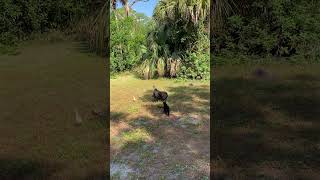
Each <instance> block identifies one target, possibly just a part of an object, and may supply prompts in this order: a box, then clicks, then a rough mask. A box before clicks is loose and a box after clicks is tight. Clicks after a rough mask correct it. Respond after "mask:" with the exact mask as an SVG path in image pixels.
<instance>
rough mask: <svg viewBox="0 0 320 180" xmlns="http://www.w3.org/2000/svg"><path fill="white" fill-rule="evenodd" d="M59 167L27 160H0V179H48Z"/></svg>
mask: <svg viewBox="0 0 320 180" xmlns="http://www.w3.org/2000/svg"><path fill="white" fill-rule="evenodd" d="M59 169H60V167H59V166H58V165H57V164H50V163H47V162H38V161H33V160H28V159H0V179H1V180H14V179H17V180H18V179H24V180H27V179H30V180H33V179H48V178H49V177H50V176H51V175H52V174H53V173H55V172H57V171H58V170H59Z"/></svg>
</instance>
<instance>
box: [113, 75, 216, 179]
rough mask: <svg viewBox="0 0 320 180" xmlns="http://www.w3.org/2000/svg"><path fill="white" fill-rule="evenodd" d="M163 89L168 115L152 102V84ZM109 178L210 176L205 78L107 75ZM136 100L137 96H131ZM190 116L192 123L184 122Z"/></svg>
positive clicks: (207, 105)
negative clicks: (191, 79)
mask: <svg viewBox="0 0 320 180" xmlns="http://www.w3.org/2000/svg"><path fill="white" fill-rule="evenodd" d="M153 85H155V86H156V87H157V88H158V89H160V90H165V91H167V92H168V94H169V97H168V105H169V106H170V109H171V114H170V117H167V116H166V115H164V114H163V113H162V108H161V107H162V103H161V102H153V101H152V97H151V96H152V90H153V88H152V86H153ZM110 88H111V89H110V90H111V99H110V103H111V110H110V111H111V133H110V136H111V175H112V179H119V178H129V177H131V178H146V179H186V178H192V179H209V156H210V133H209V132H210V131H209V130H210V123H209V115H210V108H209V103H210V101H209V99H210V98H209V97H210V89H209V82H208V81H207V82H197V81H187V82H178V81H175V80H168V79H157V80H140V79H138V78H136V77H135V76H133V75H131V74H129V73H125V74H122V75H120V76H118V77H117V78H116V79H112V80H111V87H110ZM134 99H136V100H134ZM191 116H192V117H194V120H195V123H191V122H189V121H183V120H184V119H187V118H186V117H191Z"/></svg>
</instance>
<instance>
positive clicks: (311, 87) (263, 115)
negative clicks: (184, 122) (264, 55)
mask: <svg viewBox="0 0 320 180" xmlns="http://www.w3.org/2000/svg"><path fill="white" fill-rule="evenodd" d="M311 81H313V82H314V81H316V78H313V77H311V76H309V75H302V74H299V75H297V76H294V77H291V78H289V79H288V80H283V79H282V80H273V81H263V80H249V79H244V78H233V79H228V78H220V79H216V80H215V81H213V84H214V86H215V91H216V95H215V96H216V97H215V102H214V104H215V106H216V109H215V111H214V112H212V113H213V117H214V119H215V120H214V121H213V123H214V124H215V125H214V127H216V129H215V133H216V134H215V135H216V140H218V142H217V144H216V147H217V148H218V150H217V152H216V154H215V157H214V158H215V161H216V162H215V164H216V165H215V167H214V168H216V169H219V171H218V170H217V172H216V175H217V176H219V173H222V174H228V175H226V176H229V177H233V178H239V173H240V172H241V173H240V174H242V175H243V176H244V177H245V178H248V177H250V178H258V177H260V176H261V177H264V178H268V177H269V178H270V177H276V179H277V178H281V177H282V178H292V177H295V178H297V177H301V178H306V177H307V174H299V175H298V174H297V172H298V171H299V170H302V169H312V170H314V171H317V169H318V168H319V165H320V160H319V158H317V157H320V153H319V150H317V147H316V143H317V142H319V141H320V136H318V135H317V132H319V128H320V121H319V117H320V109H319V107H320V96H319V92H317V91H319V90H318V89H317V86H316V84H312V83H310V82H311ZM314 83H316V82H314ZM317 83H319V81H317ZM221 161H222V162H221ZM219 163H220V164H219ZM222 164H223V165H222ZM265 164H277V165H276V167H275V166H272V165H270V166H268V167H264V165H265ZM235 167H238V168H240V169H241V170H235ZM263 168H275V169H277V170H278V171H280V173H279V174H280V175H279V174H278V175H274V174H273V175H272V173H271V175H270V174H268V173H266V172H264V169H263ZM220 171H221V172H220ZM288 172H292V173H288ZM259 173H260V174H259Z"/></svg>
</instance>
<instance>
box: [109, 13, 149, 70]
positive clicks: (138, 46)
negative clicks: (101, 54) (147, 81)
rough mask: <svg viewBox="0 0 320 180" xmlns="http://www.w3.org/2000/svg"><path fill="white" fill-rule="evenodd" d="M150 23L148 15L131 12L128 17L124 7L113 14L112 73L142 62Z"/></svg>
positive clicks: (111, 24) (111, 25)
mask: <svg viewBox="0 0 320 180" xmlns="http://www.w3.org/2000/svg"><path fill="white" fill-rule="evenodd" d="M148 25H149V19H148V17H146V16H144V15H142V14H139V13H136V12H134V11H132V12H131V15H130V16H128V17H126V16H125V11H124V9H118V10H116V11H113V12H112V14H111V23H110V32H111V37H110V40H111V41H110V48H111V49H110V52H111V54H110V60H111V65H110V70H111V72H112V73H115V72H121V71H126V70H132V68H133V67H134V66H136V65H137V64H139V63H140V62H141V57H142V55H143V54H144V53H146V51H147V48H146V36H147V30H148Z"/></svg>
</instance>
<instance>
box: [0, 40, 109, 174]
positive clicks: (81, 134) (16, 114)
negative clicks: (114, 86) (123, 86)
mask: <svg viewBox="0 0 320 180" xmlns="http://www.w3.org/2000/svg"><path fill="white" fill-rule="evenodd" d="M19 51H20V52H19V53H18V54H17V55H15V56H5V55H1V56H0V82H1V85H0V97H1V98H0V99H1V101H0V124H1V125H0V179H2V180H5V179H30V180H35V179H49V180H50V179H54V180H55V179H75V180H79V179H101V178H103V177H104V176H105V175H106V172H107V170H106V167H107V166H106V165H107V163H108V162H106V157H107V156H106V148H107V147H106V126H105V120H103V119H101V118H100V119H99V118H97V117H94V116H93V115H91V110H93V109H101V110H102V109H103V108H104V107H105V103H106V88H107V87H106V83H105V82H106V79H105V77H106V72H107V71H106V69H105V65H104V59H102V58H100V57H97V56H95V55H92V54H90V53H88V52H87V51H86V47H85V46H84V45H83V44H81V43H73V42H60V43H54V44H50V43H48V42H40V41H39V42H36V41H35V42H29V43H27V44H26V45H25V47H24V48H22V49H20V50H19ZM74 108H78V109H79V113H80V114H81V116H82V118H83V123H82V125H80V126H76V125H75V113H74Z"/></svg>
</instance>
